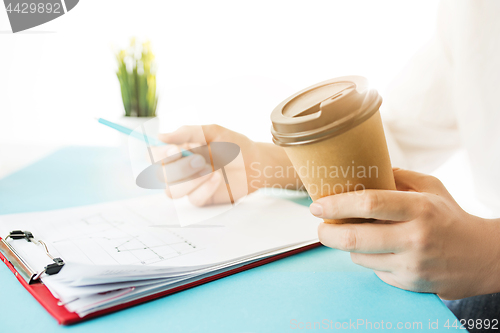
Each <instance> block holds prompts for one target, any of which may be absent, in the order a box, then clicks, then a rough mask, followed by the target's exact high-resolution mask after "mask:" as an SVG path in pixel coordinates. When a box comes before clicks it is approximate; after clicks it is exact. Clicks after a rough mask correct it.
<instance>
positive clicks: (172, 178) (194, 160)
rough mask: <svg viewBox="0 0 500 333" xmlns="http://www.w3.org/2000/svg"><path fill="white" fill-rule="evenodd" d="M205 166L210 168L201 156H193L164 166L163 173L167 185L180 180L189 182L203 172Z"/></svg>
mask: <svg viewBox="0 0 500 333" xmlns="http://www.w3.org/2000/svg"><path fill="white" fill-rule="evenodd" d="M207 165H208V166H210V164H207V161H206V160H205V159H204V158H203V156H201V155H198V154H193V155H190V156H187V157H183V158H181V159H179V160H176V161H174V162H172V163H168V164H164V165H163V172H164V173H165V178H166V180H167V183H168V184H172V183H175V182H178V181H181V180H189V179H190V178H192V177H193V176H194V175H197V174H198V173H199V172H200V171H202V170H204V169H205V168H206V167H207ZM210 170H211V169H210Z"/></svg>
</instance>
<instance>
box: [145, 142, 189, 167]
mask: <svg viewBox="0 0 500 333" xmlns="http://www.w3.org/2000/svg"><path fill="white" fill-rule="evenodd" d="M180 152H181V150H180V148H179V147H177V146H176V145H166V146H156V147H151V155H152V156H153V161H154V162H158V161H163V163H170V162H173V161H175V160H178V159H180V158H181V157H182V155H181V154H180ZM149 159H150V157H149V153H148V161H149Z"/></svg>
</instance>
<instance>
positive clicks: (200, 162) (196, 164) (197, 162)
mask: <svg viewBox="0 0 500 333" xmlns="http://www.w3.org/2000/svg"><path fill="white" fill-rule="evenodd" d="M189 164H191V167H193V168H195V169H199V168H202V167H203V166H204V165H205V159H204V158H203V157H201V156H200V155H198V156H195V157H194V158H193V159H192V160H191V162H190V163H189Z"/></svg>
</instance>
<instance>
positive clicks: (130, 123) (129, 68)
mask: <svg viewBox="0 0 500 333" xmlns="http://www.w3.org/2000/svg"><path fill="white" fill-rule="evenodd" d="M116 60H117V64H118V68H117V71H116V76H117V78H118V81H119V82H120V90H121V96H122V102H123V108H124V110H125V114H124V116H123V117H121V118H120V119H119V120H118V121H117V122H118V123H120V124H121V125H123V126H126V127H128V128H131V129H134V130H141V128H140V127H141V125H144V128H145V130H146V131H147V133H146V134H147V135H149V136H154V137H156V136H157V135H158V123H159V122H158V120H157V119H156V118H155V117H156V106H157V104H158V95H157V94H156V62H155V56H154V54H153V52H152V50H151V43H150V42H149V41H145V42H143V43H140V42H138V41H137V40H136V38H131V39H130V45H129V47H127V48H125V49H122V50H119V51H118V52H117V53H116ZM122 147H124V148H126V147H128V148H127V149H126V150H129V149H132V148H134V147H131V146H130V142H129V141H128V138H127V137H126V136H122ZM130 152H132V151H131V150H130ZM132 155H134V154H132V153H131V156H130V157H131V158H133V156H132Z"/></svg>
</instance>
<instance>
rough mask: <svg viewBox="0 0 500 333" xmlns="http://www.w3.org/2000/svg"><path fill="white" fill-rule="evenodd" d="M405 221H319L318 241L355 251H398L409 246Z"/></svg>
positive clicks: (340, 248) (344, 249)
mask: <svg viewBox="0 0 500 333" xmlns="http://www.w3.org/2000/svg"><path fill="white" fill-rule="evenodd" d="M406 225H407V224H406V223H391V224H383V223H360V224H330V223H321V224H320V225H319V227H318V237H319V240H320V242H321V243H322V244H323V245H325V246H328V247H332V248H335V249H339V250H342V251H346V252H357V253H399V252H402V251H404V250H405V249H406V248H407V247H408V246H409V240H408V234H409V232H408V228H407V226H406Z"/></svg>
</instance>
